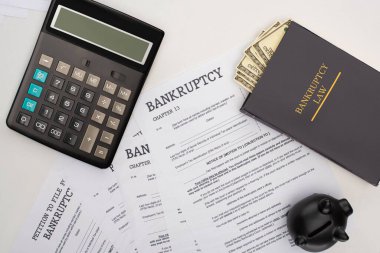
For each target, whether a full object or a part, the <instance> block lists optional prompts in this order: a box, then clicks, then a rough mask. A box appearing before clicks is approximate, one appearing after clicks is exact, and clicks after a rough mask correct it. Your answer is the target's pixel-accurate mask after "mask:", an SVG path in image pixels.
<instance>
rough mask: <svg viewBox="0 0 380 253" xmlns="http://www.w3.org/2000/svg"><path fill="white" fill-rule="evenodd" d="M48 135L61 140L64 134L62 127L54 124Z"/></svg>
mask: <svg viewBox="0 0 380 253" xmlns="http://www.w3.org/2000/svg"><path fill="white" fill-rule="evenodd" d="M48 135H49V136H50V137H52V138H54V139H56V140H60V139H61V136H62V129H60V128H58V127H55V126H53V127H51V128H50V130H49V134H48Z"/></svg>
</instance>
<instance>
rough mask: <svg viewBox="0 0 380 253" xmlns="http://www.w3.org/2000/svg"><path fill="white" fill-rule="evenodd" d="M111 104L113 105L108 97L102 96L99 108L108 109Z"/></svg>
mask: <svg viewBox="0 0 380 253" xmlns="http://www.w3.org/2000/svg"><path fill="white" fill-rule="evenodd" d="M110 104H111V99H110V98H108V97H105V96H103V95H101V96H100V97H99V100H98V106H100V107H102V108H104V109H108V108H109V107H110Z"/></svg>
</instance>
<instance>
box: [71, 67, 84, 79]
mask: <svg viewBox="0 0 380 253" xmlns="http://www.w3.org/2000/svg"><path fill="white" fill-rule="evenodd" d="M85 75H86V72H85V71H84V70H81V69H78V68H74V71H73V74H72V75H71V77H72V78H74V79H75V80H78V81H81V82H82V81H83V80H84V76H85Z"/></svg>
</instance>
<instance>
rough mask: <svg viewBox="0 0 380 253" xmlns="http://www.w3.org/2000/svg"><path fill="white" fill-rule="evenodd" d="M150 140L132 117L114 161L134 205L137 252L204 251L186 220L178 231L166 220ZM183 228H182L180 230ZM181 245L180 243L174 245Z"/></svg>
mask: <svg viewBox="0 0 380 253" xmlns="http://www.w3.org/2000/svg"><path fill="white" fill-rule="evenodd" d="M151 152H152V151H151V149H150V143H149V142H148V141H147V140H146V139H145V137H144V135H143V133H142V131H141V130H140V128H139V127H138V126H137V124H136V122H135V120H134V119H133V118H132V119H131V120H130V121H129V124H128V128H127V131H126V133H125V135H124V138H123V140H122V141H121V144H120V146H119V149H118V152H117V154H116V156H115V159H114V161H113V169H114V170H115V171H116V172H117V174H118V176H119V180H120V185H121V188H122V189H123V192H124V193H125V196H126V201H127V203H129V205H130V206H133V207H134V210H133V214H134V233H133V235H134V237H135V245H136V248H135V249H134V250H135V252H141V253H148V252H149V253H165V252H176V253H180V252H201V250H200V248H199V245H198V244H197V241H196V240H195V239H194V237H195V236H193V235H192V234H191V230H190V229H189V228H188V226H187V224H186V223H180V222H178V223H177V224H176V230H175V231H176V233H174V234H173V233H171V230H172V229H171V228H170V227H168V226H167V225H166V224H167V222H166V220H167V219H173V218H174V217H167V216H166V214H165V212H164V209H165V205H166V203H165V202H163V201H162V199H161V194H160V192H159V188H158V183H157V181H159V178H158V175H157V170H158V169H159V168H158V167H157V163H155V161H154V159H153V158H152V153H151ZM180 231H182V232H180ZM173 245H180V247H173Z"/></svg>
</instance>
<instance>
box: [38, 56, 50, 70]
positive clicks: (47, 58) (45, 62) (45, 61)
mask: <svg viewBox="0 0 380 253" xmlns="http://www.w3.org/2000/svg"><path fill="white" fill-rule="evenodd" d="M39 64H40V65H41V66H44V67H46V68H48V69H50V67H51V65H52V64H53V58H51V57H50V56H47V55H45V54H42V55H41V58H40V62H39Z"/></svg>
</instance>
